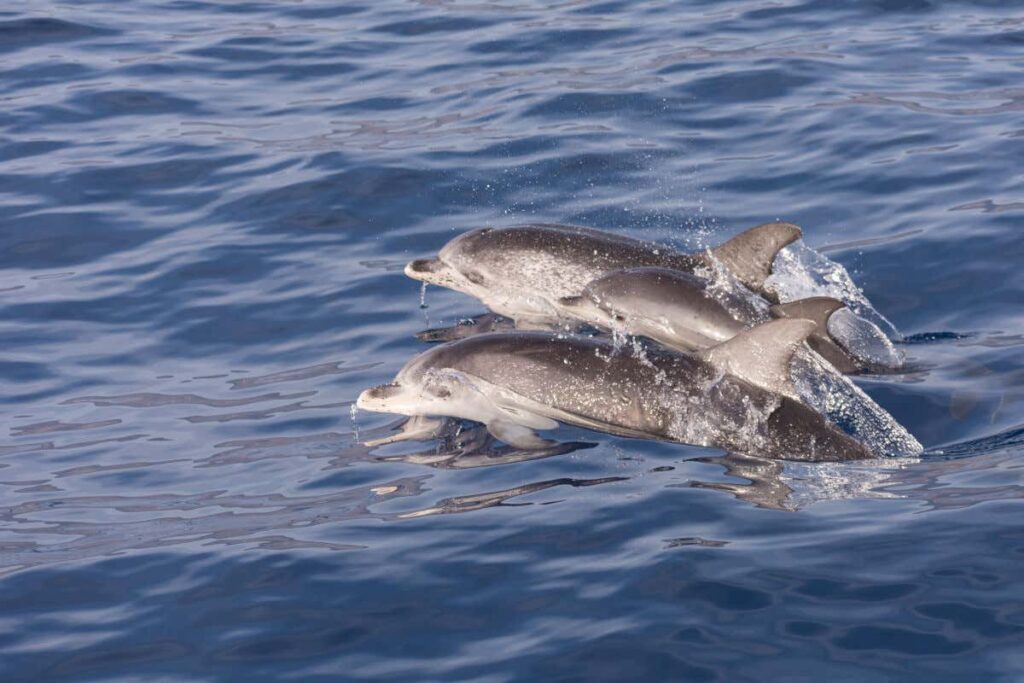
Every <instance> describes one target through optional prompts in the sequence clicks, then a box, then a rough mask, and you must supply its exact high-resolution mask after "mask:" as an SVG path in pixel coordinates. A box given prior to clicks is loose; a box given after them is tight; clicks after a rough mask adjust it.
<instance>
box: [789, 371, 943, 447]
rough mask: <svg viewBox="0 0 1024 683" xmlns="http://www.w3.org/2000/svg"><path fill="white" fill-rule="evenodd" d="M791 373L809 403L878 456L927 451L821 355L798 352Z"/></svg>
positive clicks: (804, 398)
mask: <svg viewBox="0 0 1024 683" xmlns="http://www.w3.org/2000/svg"><path fill="white" fill-rule="evenodd" d="M791 372H792V376H793V383H794V384H795V385H796V388H797V393H799V395H800V398H801V399H803V401H804V402H805V403H807V404H808V405H809V406H811V407H812V408H814V409H815V410H817V411H818V412H820V413H821V414H823V415H825V416H826V417H827V418H828V419H829V420H830V421H831V422H833V423H834V424H836V425H837V426H839V427H840V428H841V429H843V430H844V431H846V432H847V433H848V434H849V435H850V436H852V437H853V438H855V439H857V440H858V441H860V442H861V443H863V444H864V445H865V446H867V447H868V448H870V449H871V450H873V451H874V452H875V453H878V454H880V455H884V456H888V457H907V456H917V455H920V454H921V452H922V451H923V450H924V447H923V446H921V444H920V442H918V440H917V439H915V438H914V436H913V435H912V434H911V433H910V432H908V431H907V430H906V429H905V428H904V427H903V425H901V424H900V423H899V422H897V421H896V418H894V417H893V416H892V415H890V414H889V413H888V412H887V411H886V410H885V409H884V408H882V407H881V406H880V405H878V404H877V403H875V402H874V400H872V399H871V397H870V396H868V395H867V394H866V393H864V391H863V390H862V389H860V387H858V386H857V385H856V384H854V383H853V382H852V381H850V379H849V378H847V377H845V376H843V375H842V374H840V373H839V372H838V371H836V369H835V368H833V367H832V365H831V364H830V363H828V362H827V361H825V360H824V359H822V358H821V357H820V356H818V355H817V354H815V353H812V352H810V351H806V352H798V353H797V354H796V355H795V356H794V358H793V363H792V366H791Z"/></svg>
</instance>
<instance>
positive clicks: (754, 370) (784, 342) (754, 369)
mask: <svg viewBox="0 0 1024 683" xmlns="http://www.w3.org/2000/svg"><path fill="white" fill-rule="evenodd" d="M816 327H817V325H815V324H814V323H813V322H812V321H810V320H772V321H771V322H767V323H764V324H763V325H758V326H757V327H752V328H750V329H749V330H746V331H745V332H741V333H739V334H738V335H736V336H735V337H733V338H732V339H729V340H728V341H725V342H722V343H721V344H719V345H718V346H712V347H711V348H710V349H707V350H705V351H701V352H700V353H699V354H698V356H700V358H702V359H703V360H704V361H706V362H708V363H710V364H711V365H713V366H714V367H715V368H716V369H718V370H720V371H722V372H726V373H729V374H730V375H735V376H736V377H739V378H740V379H744V380H746V381H748V382H750V383H751V384H756V385H757V386H759V387H762V388H764V389H768V390H769V391H774V392H778V393H780V394H785V395H786V396H789V397H790V398H795V399H797V400H800V399H799V396H798V395H797V392H796V387H794V386H793V380H792V377H791V375H790V371H789V362H790V361H791V360H792V358H793V354H794V353H796V350H797V349H799V348H800V347H801V346H802V345H803V342H804V341H805V340H806V339H807V337H809V336H810V335H811V333H812V332H813V331H814V330H815V328H816Z"/></svg>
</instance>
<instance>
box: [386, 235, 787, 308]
mask: <svg viewBox="0 0 1024 683" xmlns="http://www.w3.org/2000/svg"><path fill="white" fill-rule="evenodd" d="M800 235H801V232H800V228H798V227H797V226H795V225H793V224H791V223H766V224H764V225H759V226H757V227H754V228H751V229H749V230H747V231H745V232H743V233H740V234H739V235H736V236H735V237H733V238H732V239H730V240H729V241H728V242H725V243H724V244H722V245H720V246H719V247H716V248H714V249H712V250H711V255H709V254H707V253H695V254H683V253H680V252H677V251H674V250H673V249H670V248H668V247H664V246H659V245H654V244H650V243H647V242H641V241H639V240H634V239H630V238H627V237H622V236H619V235H615V234H611V233H606V232H602V231H599V230H591V229H589V228H582V227H578V226H571V225H549V224H538V225H522V226H514V227H508V228H481V229H478V230H472V231H470V232H467V233H464V234H462V235H459V236H458V237H456V238H454V239H452V240H451V241H450V242H448V243H447V244H446V245H445V246H444V247H443V248H442V249H441V251H440V253H439V254H438V256H437V258H434V259H419V260H416V261H412V262H411V263H409V264H408V265H407V266H406V268H405V273H406V275H408V276H409V277H411V278H413V279H415V280H421V281H423V282H427V283H429V284H436V285H440V286H443V287H448V288H451V289H455V290H457V291H460V292H463V293H465V294H469V295H470V296H474V297H476V298H478V299H480V300H481V301H482V302H483V303H484V304H486V305H487V306H488V307H489V308H490V309H491V310H492V311H494V312H495V313H498V314H501V315H504V316H507V317H509V318H512V319H513V320H515V321H516V322H517V323H518V324H519V325H520V326H526V327H529V326H531V325H537V326H542V327H543V326H550V325H551V324H552V323H553V322H557V321H558V320H559V319H560V318H561V316H560V313H559V306H558V300H559V299H561V298H562V297H567V296H576V295H579V294H580V293H581V292H582V291H583V288H584V287H585V286H586V285H587V283H589V282H591V281H593V280H595V279H597V278H599V277H602V276H603V275H606V274H608V273H610V272H612V271H616V270H623V269H627V268H638V267H642V266H656V267H660V268H668V269H672V270H679V271H683V272H690V273H692V272H694V271H695V270H697V269H703V268H707V267H709V266H713V265H714V261H717V262H718V263H721V264H723V265H724V266H725V267H726V269H728V271H729V272H730V273H731V274H732V275H733V276H734V277H735V278H736V279H738V280H739V281H740V282H741V283H742V284H743V285H745V286H746V287H747V288H749V289H751V290H752V291H754V292H758V293H761V294H762V295H765V296H766V297H768V298H769V299H772V300H774V299H773V295H772V294H771V292H769V291H766V290H765V286H764V284H765V280H766V279H767V277H768V276H769V275H771V268H772V262H773V260H774V259H775V255H776V254H777V253H778V252H779V250H780V249H782V248H783V247H784V246H786V245H787V244H790V243H792V242H793V241H795V240H796V239H798V238H799V237H800Z"/></svg>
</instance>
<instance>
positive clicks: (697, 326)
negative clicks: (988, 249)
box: [558, 268, 865, 373]
mask: <svg viewBox="0 0 1024 683" xmlns="http://www.w3.org/2000/svg"><path fill="white" fill-rule="evenodd" d="M558 304H559V306H560V309H559V310H561V311H563V312H564V313H565V314H567V315H569V316H575V317H577V318H579V319H580V320H583V321H584V322H587V323H590V324H592V325H595V326H597V327H601V328H604V329H610V330H613V331H616V332H622V333H625V334H629V335H642V336H645V337H648V338H650V339H653V340H655V341H657V342H659V343H661V344H664V345H665V346H667V347H669V348H674V349H678V350H682V351H699V350H701V349H706V348H708V347H711V346H714V345H715V344H719V343H721V342H723V341H726V340H727V339H731V338H732V337H734V336H736V335H737V334H739V333H741V332H742V331H743V330H745V329H747V328H748V327H750V326H751V325H754V324H757V323H760V322H764V321H765V320H768V319H769V318H768V317H767V316H765V314H764V313H763V312H761V311H760V310H758V309H756V308H755V307H754V306H752V305H751V304H750V302H749V301H748V300H746V299H744V298H743V297H741V296H736V295H734V294H732V293H730V292H723V291H712V288H711V287H709V283H708V281H707V280H704V279H703V278H699V277H696V276H694V275H691V274H689V273H684V272H682V271H679V270H669V269H667V268H630V269H628V270H619V271H615V272H612V273H609V274H608V275H605V276H603V277H600V278H598V279H596V280H594V281H593V282H590V283H588V284H587V286H586V287H584V288H583V293H582V294H581V295H579V296H572V297H563V298H562V299H560V300H559V301H558ZM844 306H845V304H843V302H841V301H839V300H837V299H832V298H829V297H813V298H810V299H801V300H800V301H793V302H790V303H786V304H776V305H775V306H772V307H771V308H770V309H769V315H770V316H771V317H772V318H800V319H804V320H811V321H813V322H815V323H816V325H817V327H815V329H814V331H813V332H812V333H811V336H810V337H809V338H808V340H807V342H808V344H809V345H810V347H811V348H812V349H814V350H815V351H816V352H818V354H819V355H821V356H822V357H824V358H825V360H827V361H829V362H830V363H831V364H832V365H833V366H834V367H835V368H836V369H837V370H839V371H840V372H842V373H852V372H858V371H860V370H863V369H865V366H864V364H863V363H862V362H860V361H858V359H857V358H856V357H854V356H853V355H852V354H850V353H849V352H848V351H847V350H846V349H845V348H843V347H842V346H841V345H840V344H839V343H838V342H836V341H835V340H834V339H832V337H831V336H829V333H828V319H829V317H831V315H832V314H833V313H834V312H835V311H837V310H839V309H840V308H843V307H844Z"/></svg>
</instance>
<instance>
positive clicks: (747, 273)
mask: <svg viewBox="0 0 1024 683" xmlns="http://www.w3.org/2000/svg"><path fill="white" fill-rule="evenodd" d="M802 234H803V233H802V232H801V230H800V228H799V227H797V226H795V225H793V224H792V223H765V224H763V225H758V226H755V227H753V228H750V229H749V230H746V231H744V232H741V233H740V234H738V235H736V236H735V237H733V238H732V239H731V240H729V241H728V242H726V243H725V244H721V245H719V246H717V247H715V248H714V249H712V250H711V253H712V254H714V256H715V258H717V259H718V260H719V261H721V262H722V263H724V264H725V265H726V266H727V267H728V268H729V270H730V271H732V273H733V275H735V276H736V277H737V278H739V280H740V282H742V283H743V284H744V285H745V286H747V287H749V288H750V289H752V290H753V291H755V292H760V291H762V290H763V289H764V281H765V280H767V279H768V276H769V275H771V274H772V263H773V262H774V261H775V256H776V255H777V254H778V253H779V251H780V250H781V249H782V248H783V247H785V246H786V245H787V244H790V243H792V242H795V241H796V240H798V239H800V237H801V235H802Z"/></svg>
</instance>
